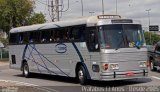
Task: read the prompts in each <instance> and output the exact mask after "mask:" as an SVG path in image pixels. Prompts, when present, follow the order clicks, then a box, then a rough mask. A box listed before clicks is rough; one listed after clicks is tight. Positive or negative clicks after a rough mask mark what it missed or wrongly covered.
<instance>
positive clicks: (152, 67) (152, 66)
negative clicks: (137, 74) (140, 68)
mask: <svg viewBox="0 0 160 92" xmlns="http://www.w3.org/2000/svg"><path fill="white" fill-rule="evenodd" d="M150 70H151V71H156V70H157V69H156V68H155V66H154V63H153V60H152V61H151V63H150Z"/></svg>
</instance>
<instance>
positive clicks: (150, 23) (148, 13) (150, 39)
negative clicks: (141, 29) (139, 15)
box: [146, 9, 152, 44]
mask: <svg viewBox="0 0 160 92" xmlns="http://www.w3.org/2000/svg"><path fill="white" fill-rule="evenodd" d="M146 11H147V12H148V30H149V26H150V24H151V23H150V11H151V9H148V10H146ZM151 43H152V40H151V34H150V44H151Z"/></svg>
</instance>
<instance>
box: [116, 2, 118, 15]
mask: <svg viewBox="0 0 160 92" xmlns="http://www.w3.org/2000/svg"><path fill="white" fill-rule="evenodd" d="M117 3H118V1H117V0H116V15H117Z"/></svg>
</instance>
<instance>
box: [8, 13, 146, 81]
mask: <svg viewBox="0 0 160 92" xmlns="http://www.w3.org/2000/svg"><path fill="white" fill-rule="evenodd" d="M9 56H10V59H9V60H10V68H12V69H18V70H22V71H23V74H24V75H25V76H26V77H28V76H29V73H30V72H33V73H42V74H51V75H62V76H68V77H78V78H79V80H80V82H81V84H85V83H86V82H87V80H88V79H92V80H122V79H133V78H143V77H146V76H147V75H148V70H147V49H146V48H145V40H144V35H143V31H142V28H141V24H140V23H138V22H137V21H133V20H131V19H123V18H121V17H120V16H118V15H99V16H91V17H86V18H80V19H75V20H69V21H60V22H53V23H46V24H39V25H32V26H24V27H18V28H13V29H11V31H10V46H9Z"/></svg>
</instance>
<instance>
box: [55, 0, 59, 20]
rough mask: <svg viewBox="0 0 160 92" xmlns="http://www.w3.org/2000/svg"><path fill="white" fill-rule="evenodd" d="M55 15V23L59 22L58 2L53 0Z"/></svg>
mask: <svg viewBox="0 0 160 92" xmlns="http://www.w3.org/2000/svg"><path fill="white" fill-rule="evenodd" d="M55 15H56V19H57V20H56V21H59V20H60V19H59V0H55Z"/></svg>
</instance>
